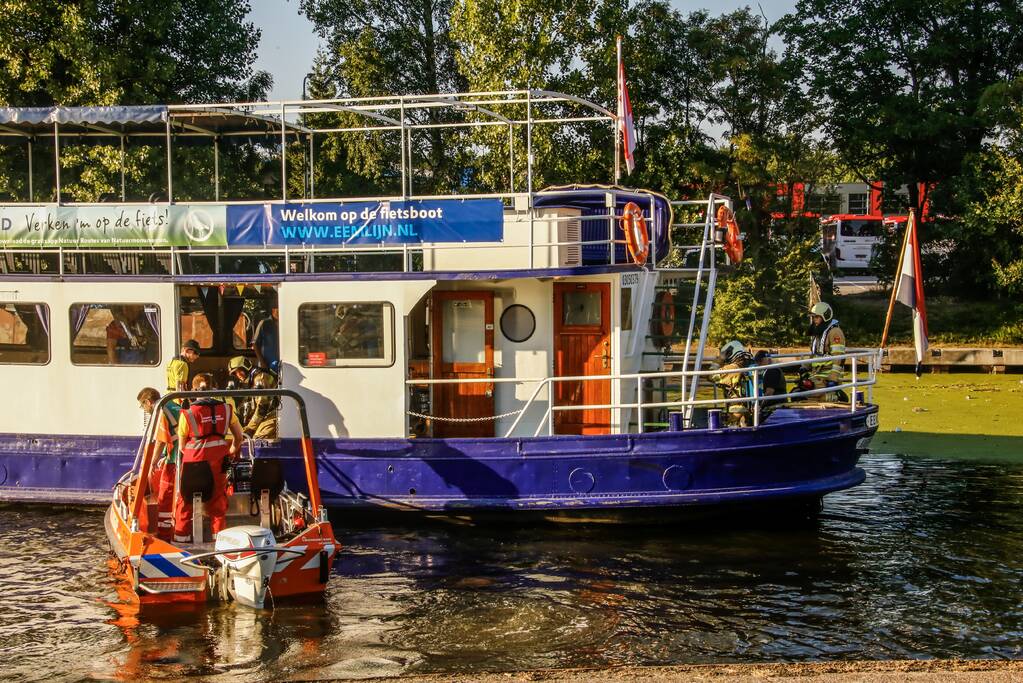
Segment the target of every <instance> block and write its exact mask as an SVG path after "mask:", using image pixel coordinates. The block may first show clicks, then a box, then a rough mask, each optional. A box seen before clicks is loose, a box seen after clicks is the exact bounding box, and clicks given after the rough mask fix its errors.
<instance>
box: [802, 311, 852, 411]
mask: <svg viewBox="0 0 1023 683" xmlns="http://www.w3.org/2000/svg"><path fill="white" fill-rule="evenodd" d="M808 331H809V333H810V355H811V356H838V355H841V354H843V353H845V333H844V332H842V328H841V327H839V325H838V320H836V319H835V316H834V312H833V311H832V310H831V306H830V305H828V304H826V303H824V302H823V301H818V302H817V303H816V304H814V305H813V307H812V308H810V328H809V330H808ZM844 365H845V361H842V360H835V361H832V360H826V361H821V362H812V361H811V363H810V367H809V377H808V378H806V379H808V380H809V384H812V385H813V388H814V389H821V388H824V387H833V386H837V385H839V384H841V383H842V374H843V367H844ZM804 386H807V383H806V382H805V380H804ZM842 393H843V392H837V394H842ZM826 396H829V397H830V396H832V394H826Z"/></svg>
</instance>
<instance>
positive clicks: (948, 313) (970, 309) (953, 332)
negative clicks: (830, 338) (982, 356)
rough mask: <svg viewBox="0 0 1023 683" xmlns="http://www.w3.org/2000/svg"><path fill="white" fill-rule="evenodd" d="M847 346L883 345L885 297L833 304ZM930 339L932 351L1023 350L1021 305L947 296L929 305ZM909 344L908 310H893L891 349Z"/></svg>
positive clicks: (850, 298)
mask: <svg viewBox="0 0 1023 683" xmlns="http://www.w3.org/2000/svg"><path fill="white" fill-rule="evenodd" d="M834 304H835V315H836V316H837V317H838V318H839V320H841V321H842V329H843V330H844V331H845V334H846V337H847V338H848V339H849V344H850V345H852V346H877V345H878V344H879V343H880V342H881V332H882V331H883V329H884V319H885V313H886V312H887V310H888V295H887V294H885V293H869V294H857V295H850V296H843V297H841V298H839V299H837V300H836V301H835V302H834ZM927 326H928V339H929V341H930V343H931V344H934V345H953V346H955V345H971V346H973V345H983V346H987V345H1005V344H1023V304H1020V303H1016V302H1011V301H977V300H969V299H963V298H959V297H949V296H931V297H928V299H927ZM912 343H913V317H912V314H911V312H910V310H909V309H908V308H907V307H905V306H903V305H901V304H896V305H895V311H894V313H893V314H892V325H891V330H890V332H889V344H891V345H892V346H900V345H911V344H912Z"/></svg>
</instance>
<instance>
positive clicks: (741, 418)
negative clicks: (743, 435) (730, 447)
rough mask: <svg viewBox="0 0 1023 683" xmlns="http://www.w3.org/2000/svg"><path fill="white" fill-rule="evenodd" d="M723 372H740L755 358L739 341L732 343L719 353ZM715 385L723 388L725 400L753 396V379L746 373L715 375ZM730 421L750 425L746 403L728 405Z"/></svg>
mask: <svg viewBox="0 0 1023 683" xmlns="http://www.w3.org/2000/svg"><path fill="white" fill-rule="evenodd" d="M718 354H719V359H720V361H721V363H722V365H721V367H720V369H721V370H738V369H741V368H748V367H750V366H751V365H753V364H754V363H753V356H752V354H750V352H749V351H748V350H747V349H746V347H745V346H743V345H742V342H739V341H730V342H728V343H727V344H725V345H724V346H722V347H721V350H720V351H719V352H718ZM712 379H713V381H714V383H715V384H717V385H718V386H720V387H721V389H722V391H723V392H724V395H725V398H746V397H749V396H752V395H753V392H752V390H751V385H750V382H751V379H750V375H749V373H746V372H730V373H727V374H724V373H722V374H720V375H714V376H713V377H712ZM728 421H729V422H730V423H732V424H738V425H739V426H742V427H746V426H748V423H749V406H748V405H747V404H746V403H729V404H728Z"/></svg>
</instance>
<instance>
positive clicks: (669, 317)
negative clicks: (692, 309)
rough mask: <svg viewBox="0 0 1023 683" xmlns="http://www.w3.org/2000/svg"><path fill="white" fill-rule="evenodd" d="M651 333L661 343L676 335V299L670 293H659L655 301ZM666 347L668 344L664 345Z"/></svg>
mask: <svg viewBox="0 0 1023 683" xmlns="http://www.w3.org/2000/svg"><path fill="white" fill-rule="evenodd" d="M650 333H651V335H652V336H653V337H656V338H659V339H660V340H661V341H664V340H666V339H670V338H671V336H672V335H673V334H675V297H674V295H672V293H671V292H669V291H661V292H658V293H657V297H656V298H655V299H654V315H653V319H652V320H651V321H650ZM664 345H665V346H666V344H664Z"/></svg>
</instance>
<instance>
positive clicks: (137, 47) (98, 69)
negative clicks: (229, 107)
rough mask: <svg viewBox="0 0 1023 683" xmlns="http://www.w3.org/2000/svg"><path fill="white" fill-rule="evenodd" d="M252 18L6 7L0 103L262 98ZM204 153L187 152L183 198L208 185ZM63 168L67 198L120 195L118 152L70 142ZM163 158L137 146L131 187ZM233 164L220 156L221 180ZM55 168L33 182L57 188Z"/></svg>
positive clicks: (5, 171)
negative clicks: (248, 20) (118, 192)
mask: <svg viewBox="0 0 1023 683" xmlns="http://www.w3.org/2000/svg"><path fill="white" fill-rule="evenodd" d="M248 12H249V4H248V2H247V1H245V0H172V1H170V2H162V3H153V2H149V1H148V0H91V1H89V2H78V3H68V2H60V1H59V0H33V1H32V2H28V1H27V0H0V35H3V36H4V40H3V41H0V105H3V106H14V107H21V106H52V105H69V106H73V105H80V106H90V105H113V104H152V103H171V104H173V103H181V102H210V101H217V100H239V99H262V98H263V97H265V95H266V92H267V90H269V88H270V85H271V79H270V76H269V74H267V73H266V72H262V71H260V72H255V71H253V68H252V65H253V63H254V62H255V58H256V55H255V50H256V46H257V45H258V42H259V36H260V33H259V30H258V29H256V28H255V27H254V26H253V25H252V23H251V22H247V21H245V17H246V15H247V14H248ZM240 154H241V156H242V157H245V156H251V155H252V154H253V150H252V149H251V146H249V147H248V148H246V149H242V150H240ZM21 156H23V152H21V150H20V149H19V150H14V151H13V152H12V153H10V154H5V155H4V156H3V159H2V162H0V164H2V165H0V193H4V194H9V195H11V196H12V197H16V198H24V196H25V188H24V183H23V180H22V179H23V177H24V171H23V170H22V169H23V168H24V164H25V162H24V160H23V159H21V158H20V157H21ZM205 156H208V155H205V154H204V153H202V152H200V153H198V154H193V153H191V152H183V153H182V155H181V157H180V160H179V163H181V164H182V165H183V166H184V167H185V168H187V170H188V172H184V173H181V181H180V187H178V188H177V189H178V190H180V191H181V192H182V193H186V194H187V193H188V192H189V190H190V189H193V190H196V191H197V190H198V188H200V187H201V186H203V185H206V186H208V183H206V181H205V178H208V177H209V174H211V173H212V160H211V159H210V160H208V161H207V160H205ZM61 161H62V173H66V176H67V177H66V179H65V178H62V184H63V185H64V186H65V191H66V193H67V195H68V196H69V197H71V198H74V199H77V200H79V201H90V200H91V201H96V200H97V199H99V198H100V197H101V196H103V195H105V194H109V193H114V191H115V188H117V189H119V188H118V186H119V181H118V180H116V178H117V175H118V173H119V170H118V169H119V154H118V153H117V152H116V151H114V150H111V149H105V148H102V147H99V148H87V147H82V146H78V145H73V144H68V145H67V146H66V147H64V148H62V154H61ZM163 161H164V157H163V154H162V150H160V151H159V152H157V151H156V150H155V149H154V148H152V147H148V146H145V145H136V144H133V145H132V146H131V148H130V149H129V152H128V156H127V160H126V162H127V163H126V167H127V175H128V180H129V185H132V184H138V185H140V186H141V185H143V184H145V183H146V181H147V180H151V179H153V178H155V177H160V174H161V170H162V165H163ZM232 163H234V161H233V156H232V153H231V152H228V153H227V154H226V155H225V157H224V158H223V159H222V164H223V165H224V171H225V176H228V175H231V174H230V169H231V165H232ZM242 163H248V162H245V161H242ZM51 171H52V169H51V168H49V165H41V168H37V170H36V172H37V174H38V175H39V176H41V178H39V179H38V180H41V181H42V182H38V180H37V185H39V186H43V187H45V186H48V185H49V186H52V184H53V183H52V178H51V177H49V175H48V174H50V173H51ZM192 178H202V180H195V181H191V180H190V179H192ZM47 181H49V182H47ZM190 182H191V184H192V185H193V187H192V188H190V187H189V183H190ZM156 186H157V187H160V186H161V185H160V184H157V185H156ZM151 191H152V190H151V189H150V190H148V191H142V196H147V195H148V194H149V193H150V192H151ZM37 199H38V197H37Z"/></svg>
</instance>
